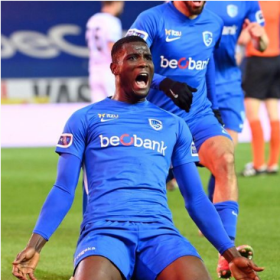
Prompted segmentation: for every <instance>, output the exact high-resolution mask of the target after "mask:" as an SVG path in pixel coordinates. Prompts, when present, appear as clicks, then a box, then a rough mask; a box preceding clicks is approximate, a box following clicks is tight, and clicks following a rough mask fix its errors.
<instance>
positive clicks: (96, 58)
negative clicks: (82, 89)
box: [86, 1, 124, 103]
mask: <svg viewBox="0 0 280 280" xmlns="http://www.w3.org/2000/svg"><path fill="white" fill-rule="evenodd" d="M101 5H102V8H101V12H99V13H96V14H95V15H93V16H92V17H91V18H90V19H89V20H88V22H87V32H86V40H87V44H88V48H89V52H90V54H89V85H90V88H91V101H92V103H94V102H97V101H100V100H102V99H104V98H106V97H107V96H111V95H113V94H114V89H115V79H114V75H113V74H112V73H111V70H110V63H111V49H112V46H113V44H114V43H115V42H116V41H117V40H119V39H120V38H121V37H122V26H121V21H120V19H119V18H118V16H120V15H121V13H122V12H123V8H124V2H123V1H102V2H101Z"/></svg>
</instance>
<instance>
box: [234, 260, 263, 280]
mask: <svg viewBox="0 0 280 280" xmlns="http://www.w3.org/2000/svg"><path fill="white" fill-rule="evenodd" d="M229 269H230V271H231V274H232V276H233V277H234V278H235V279H236V280H260V279H261V278H260V277H259V276H258V275H257V273H256V272H261V271H263V270H264V268H263V267H258V266H257V265H255V264H254V263H253V261H251V260H249V259H247V258H244V257H236V258H234V259H233V260H232V261H231V262H230V263H229Z"/></svg>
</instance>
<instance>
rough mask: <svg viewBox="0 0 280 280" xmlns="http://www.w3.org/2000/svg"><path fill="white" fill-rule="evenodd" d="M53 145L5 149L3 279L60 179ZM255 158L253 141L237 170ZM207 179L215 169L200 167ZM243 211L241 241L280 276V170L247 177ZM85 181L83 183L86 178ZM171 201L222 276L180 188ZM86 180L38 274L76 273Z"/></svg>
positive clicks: (268, 272)
mask: <svg viewBox="0 0 280 280" xmlns="http://www.w3.org/2000/svg"><path fill="white" fill-rule="evenodd" d="M53 150H54V149H52V148H29V149H2V162H1V163H2V170H1V171H2V178H1V183H2V201H1V202H2V208H1V210H2V256H1V279H4V280H10V279H15V278H14V277H12V275H11V270H12V265H11V263H12V261H13V260H14V258H15V256H16V254H17V253H19V251H21V250H22V249H23V248H24V247H25V245H26V243H27V241H28V239H29V237H30V234H31V232H32V229H33V227H34V225H35V222H36V219H37V217H38V214H39V211H40V209H41V206H42V204H43V202H44V200H45V198H46V196H47V194H48V192H49V190H50V189H51V187H52V185H53V184H54V181H55V178H56V164H57V159H58V156H57V155H56V154H55V153H54V152H53ZM249 159H250V147H249V145H248V144H240V145H239V146H238V148H237V151H236V170H237V171H240V170H241V169H242V168H243V166H244V165H245V163H247V162H248V160H249ZM200 173H201V178H202V182H203V184H204V185H206V182H207V180H208V177H209V173H208V171H207V170H205V169H200ZM238 180H239V186H240V187H239V189H240V214H239V222H238V236H237V240H236V244H237V245H241V244H250V245H251V246H253V248H254V250H255V257H254V260H255V262H256V263H257V264H259V265H261V266H265V268H266V269H265V271H264V272H262V273H261V278H262V280H278V279H280V276H279V275H280V267H279V260H280V175H270V176H268V175H261V176H259V177H254V178H241V177H238ZM80 185H81V183H80ZM168 199H169V205H170V208H171V210H172V212H173V217H174V221H175V224H176V226H177V227H178V228H179V230H180V231H181V233H182V234H183V235H185V236H186V237H187V238H188V239H189V240H190V241H191V242H192V243H193V244H194V246H195V247H196V248H197V250H198V251H199V253H200V254H201V256H202V258H203V259H204V261H205V264H206V266H207V268H208V270H209V271H210V273H211V275H212V278H213V279H217V277H216V272H215V270H216V264H217V257H218V253H217V252H216V250H215V249H214V248H213V247H212V245H211V244H210V243H209V242H208V241H207V240H206V239H205V238H203V237H199V236H198V233H197V228H196V226H195V225H194V223H193V222H192V221H191V220H190V218H189V216H188V214H187V212H186V210H185V208H184V203H183V199H182V197H181V196H180V192H179V190H175V191H173V192H169V193H168ZM81 213H82V192H81V186H78V188H77V191H76V198H75V202H74V204H73V206H72V208H71V210H70V212H69V213H68V215H67V216H66V218H65V219H64V221H63V223H62V224H61V225H60V227H59V229H58V230H57V231H56V233H55V234H54V235H53V236H52V238H51V239H50V241H49V242H48V243H47V244H46V246H45V247H44V248H43V250H42V253H41V259H40V262H39V265H38V267H37V270H36V273H35V275H36V276H37V278H38V280H68V279H69V278H70V275H71V273H72V256H73V252H74V250H75V246H76V241H77V238H78V235H79V225H80V222H81V219H82V214H81Z"/></svg>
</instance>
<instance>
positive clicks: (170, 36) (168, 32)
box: [165, 29, 182, 42]
mask: <svg viewBox="0 0 280 280" xmlns="http://www.w3.org/2000/svg"><path fill="white" fill-rule="evenodd" d="M165 36H166V38H165V40H166V42H173V41H175V40H178V39H180V38H181V36H182V32H181V31H176V30H172V29H165Z"/></svg>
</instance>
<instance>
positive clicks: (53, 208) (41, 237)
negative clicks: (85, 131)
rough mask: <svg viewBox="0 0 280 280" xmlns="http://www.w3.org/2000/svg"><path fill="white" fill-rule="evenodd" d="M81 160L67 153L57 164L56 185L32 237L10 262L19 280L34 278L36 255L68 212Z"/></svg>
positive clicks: (37, 255) (45, 204)
mask: <svg viewBox="0 0 280 280" xmlns="http://www.w3.org/2000/svg"><path fill="white" fill-rule="evenodd" d="M80 169H81V161H80V159H79V158H78V157H76V156H74V155H71V154H62V155H61V156H60V157H59V161H58V169H57V170H58V171H57V179H56V182H55V184H54V186H53V188H52V189H51V191H50V193H49V195H48V196H47V199H46V201H45V203H44V205H43V207H42V210H41V213H40V216H39V218H38V221H37V223H36V226H35V228H34V230H33V234H32V236H31V238H30V240H29V242H28V244H27V245H26V247H25V249H24V250H23V251H21V252H20V253H19V254H18V255H17V257H16V258H15V260H14V261H13V275H14V276H16V277H17V278H19V279H22V280H27V275H28V276H29V277H30V279H35V276H34V270H35V268H36V266H37V264H38V261H39V256H40V252H41V250H42V248H43V246H44V245H45V243H46V242H47V241H48V240H49V238H50V237H51V235H52V234H53V233H54V232H55V230H56V229H57V228H58V226H59V225H60V223H61V222H62V220H63V219H64V217H65V215H66V214H67V213H68V211H69V210H70V208H71V206H72V203H73V200H74V196H75V190H76V186H77V184H78V180H79V174H80Z"/></svg>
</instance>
